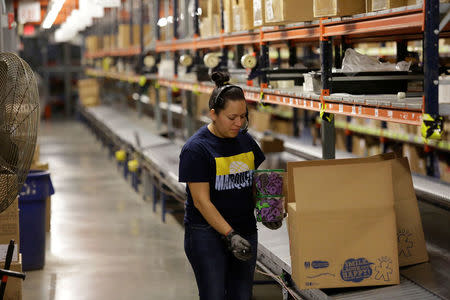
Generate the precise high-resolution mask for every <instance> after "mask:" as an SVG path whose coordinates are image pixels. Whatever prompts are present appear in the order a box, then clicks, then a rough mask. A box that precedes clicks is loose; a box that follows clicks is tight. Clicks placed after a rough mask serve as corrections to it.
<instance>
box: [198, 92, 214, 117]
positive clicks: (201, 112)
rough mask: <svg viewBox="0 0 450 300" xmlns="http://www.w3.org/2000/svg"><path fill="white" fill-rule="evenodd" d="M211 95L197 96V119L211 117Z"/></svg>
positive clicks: (202, 94) (201, 94)
mask: <svg viewBox="0 0 450 300" xmlns="http://www.w3.org/2000/svg"><path fill="white" fill-rule="evenodd" d="M210 96H211V95H210V94H205V93H200V94H198V95H197V107H196V110H197V113H196V116H197V117H201V116H207V117H208V116H209V98H210Z"/></svg>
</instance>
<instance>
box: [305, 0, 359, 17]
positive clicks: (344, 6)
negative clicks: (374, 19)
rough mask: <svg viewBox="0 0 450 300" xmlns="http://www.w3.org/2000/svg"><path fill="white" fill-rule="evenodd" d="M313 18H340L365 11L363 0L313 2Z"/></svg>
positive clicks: (318, 0) (320, 0)
mask: <svg viewBox="0 0 450 300" xmlns="http://www.w3.org/2000/svg"><path fill="white" fill-rule="evenodd" d="M313 4H314V17H315V18H321V17H342V16H351V15H356V14H361V13H364V12H365V11H366V2H365V0H314V3H313Z"/></svg>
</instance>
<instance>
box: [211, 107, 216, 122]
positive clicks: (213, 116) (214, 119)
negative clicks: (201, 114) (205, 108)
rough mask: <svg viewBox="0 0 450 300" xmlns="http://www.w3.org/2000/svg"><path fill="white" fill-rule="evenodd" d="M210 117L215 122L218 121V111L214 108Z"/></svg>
mask: <svg viewBox="0 0 450 300" xmlns="http://www.w3.org/2000/svg"><path fill="white" fill-rule="evenodd" d="M209 117H210V118H211V120H213V122H215V121H216V120H217V115H216V110H215V109H214V108H213V109H211V110H210V111H209Z"/></svg>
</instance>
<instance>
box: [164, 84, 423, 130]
mask: <svg viewBox="0 0 450 300" xmlns="http://www.w3.org/2000/svg"><path fill="white" fill-rule="evenodd" d="M159 83H160V85H162V86H166V87H177V88H179V89H185V90H190V91H196V92H200V93H211V92H212V90H213V87H212V86H207V85H203V84H193V83H183V82H179V81H175V80H169V79H159ZM244 93H245V98H246V100H247V101H254V102H259V101H260V93H259V92H255V91H249V90H244ZM262 102H263V103H270V104H278V105H286V106H291V107H297V108H301V109H307V110H313V111H320V108H321V102H320V100H314V99H308V98H302V97H292V96H288V95H283V94H268V93H266V94H264V98H263V101H262ZM325 102H326V104H327V109H326V111H327V112H330V113H333V114H341V115H348V116H353V117H361V118H370V119H376V120H381V121H387V122H396V123H402V124H410V125H420V124H421V123H422V112H421V111H420V110H408V109H397V108H392V107H382V106H380V107H376V106H368V105H353V104H347V103H342V102H337V101H325Z"/></svg>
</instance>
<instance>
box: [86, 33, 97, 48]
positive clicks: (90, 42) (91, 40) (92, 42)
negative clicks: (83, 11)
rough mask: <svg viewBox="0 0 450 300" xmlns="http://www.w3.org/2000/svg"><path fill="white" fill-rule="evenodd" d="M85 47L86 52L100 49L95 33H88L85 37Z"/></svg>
mask: <svg viewBox="0 0 450 300" xmlns="http://www.w3.org/2000/svg"><path fill="white" fill-rule="evenodd" d="M86 48H87V50H88V52H95V51H98V50H100V43H99V37H98V36H96V35H90V36H88V37H87V38H86Z"/></svg>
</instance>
